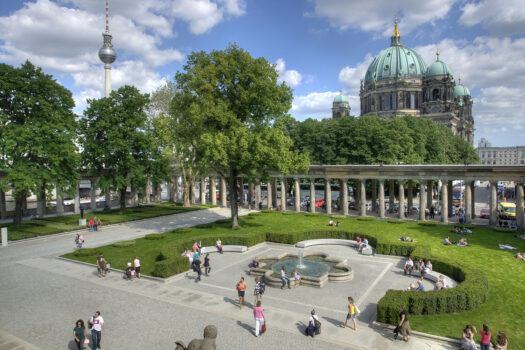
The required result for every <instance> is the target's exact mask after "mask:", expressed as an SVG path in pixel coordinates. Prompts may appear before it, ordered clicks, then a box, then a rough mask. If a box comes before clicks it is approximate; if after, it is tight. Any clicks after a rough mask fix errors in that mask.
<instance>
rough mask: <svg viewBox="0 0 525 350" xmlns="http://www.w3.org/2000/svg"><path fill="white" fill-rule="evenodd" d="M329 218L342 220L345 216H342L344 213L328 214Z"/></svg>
mask: <svg viewBox="0 0 525 350" xmlns="http://www.w3.org/2000/svg"><path fill="white" fill-rule="evenodd" d="M330 219H334V220H344V219H346V216H344V215H330Z"/></svg>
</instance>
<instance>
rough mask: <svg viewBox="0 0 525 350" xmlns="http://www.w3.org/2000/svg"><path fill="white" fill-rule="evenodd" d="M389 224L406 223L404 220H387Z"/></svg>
mask: <svg viewBox="0 0 525 350" xmlns="http://www.w3.org/2000/svg"><path fill="white" fill-rule="evenodd" d="M386 222H388V223H389V224H402V223H403V222H404V221H402V220H387V221H386Z"/></svg>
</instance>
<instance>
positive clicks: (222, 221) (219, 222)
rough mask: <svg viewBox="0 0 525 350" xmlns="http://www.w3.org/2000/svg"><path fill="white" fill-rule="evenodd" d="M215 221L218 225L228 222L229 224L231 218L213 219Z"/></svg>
mask: <svg viewBox="0 0 525 350" xmlns="http://www.w3.org/2000/svg"><path fill="white" fill-rule="evenodd" d="M215 223H216V224H219V225H221V224H229V225H231V223H232V219H221V220H217V221H215Z"/></svg>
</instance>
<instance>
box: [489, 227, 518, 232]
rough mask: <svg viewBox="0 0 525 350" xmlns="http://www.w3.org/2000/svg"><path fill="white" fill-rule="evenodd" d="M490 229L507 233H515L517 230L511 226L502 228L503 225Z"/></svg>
mask: <svg viewBox="0 0 525 350" xmlns="http://www.w3.org/2000/svg"><path fill="white" fill-rule="evenodd" d="M492 230H493V231H496V232H507V233H515V232H516V231H517V230H515V229H513V228H503V227H495V228H493V229H492Z"/></svg>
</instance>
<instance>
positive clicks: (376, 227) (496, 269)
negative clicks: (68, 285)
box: [65, 212, 525, 348]
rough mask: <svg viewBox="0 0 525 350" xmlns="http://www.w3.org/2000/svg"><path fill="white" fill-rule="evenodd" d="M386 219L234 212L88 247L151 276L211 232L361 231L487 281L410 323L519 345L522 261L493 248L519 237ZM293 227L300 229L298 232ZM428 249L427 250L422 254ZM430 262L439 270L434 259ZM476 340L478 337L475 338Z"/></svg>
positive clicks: (210, 240) (258, 235) (228, 238)
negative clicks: (450, 306)
mask: <svg viewBox="0 0 525 350" xmlns="http://www.w3.org/2000/svg"><path fill="white" fill-rule="evenodd" d="M389 221H390V220H389ZM391 221H396V224H395V225H392V224H390V223H389V222H388V221H384V220H372V221H369V220H367V221H361V220H358V218H347V219H345V220H343V221H341V226H340V227H338V228H337V230H332V231H327V227H326V217H325V216H321V215H308V214H303V215H283V214H282V213H279V212H272V213H271V214H261V215H258V216H252V217H249V218H248V217H241V218H239V224H240V225H241V228H240V229H238V230H236V231H234V230H232V229H231V228H230V227H228V226H224V224H221V223H216V224H211V225H210V226H206V227H194V228H192V229H191V230H189V231H185V232H179V233H178V234H168V235H167V237H166V238H165V239H162V240H147V239H144V238H141V239H137V240H136V245H135V246H133V247H128V248H115V247H112V246H111V245H109V246H104V247H99V248H94V249H95V253H98V252H103V253H104V256H105V258H106V259H107V260H108V261H109V262H110V263H111V264H112V266H113V267H115V268H120V269H124V268H125V266H126V263H127V262H128V261H132V260H133V257H134V256H135V255H138V256H139V258H140V260H141V265H142V267H141V270H142V271H141V272H142V273H144V274H146V275H153V273H154V269H155V264H156V262H158V261H157V258H158V257H159V254H160V253H161V252H162V259H161V260H160V261H166V260H169V259H171V258H174V257H175V256H176V255H178V254H180V253H181V252H182V249H183V248H184V247H188V248H191V244H193V242H195V241H197V240H199V239H201V240H202V243H203V245H205V246H208V245H214V244H215V240H216V239H217V236H219V237H220V238H221V240H222V241H223V244H242V245H248V246H251V245H254V244H256V243H258V242H259V241H263V240H267V241H283V240H285V239H286V240H289V241H290V242H293V241H294V240H295V239H299V238H303V237H309V235H310V236H311V237H318V236H319V235H320V234H322V235H324V236H325V237H330V236H332V237H334V238H335V237H339V236H338V235H340V234H344V233H345V232H346V233H347V234H348V235H349V237H348V238H347V239H351V238H350V233H351V234H352V235H355V234H359V235H361V237H363V236H366V237H367V238H369V241H370V242H371V243H372V245H375V246H376V249H378V251H381V252H387V251H389V252H390V253H391V254H398V255H408V254H413V251H414V247H419V248H421V249H423V250H428V251H429V252H430V251H431V255H432V257H435V258H436V259H437V260H439V261H442V262H455V263H456V262H457V264H459V265H461V266H466V267H468V268H469V269H478V270H481V271H482V272H483V274H484V275H485V277H486V279H487V282H488V290H489V293H488V297H487V301H486V303H485V304H483V305H481V306H480V307H478V308H475V309H473V310H469V311H465V312H461V313H457V314H435V315H418V316H416V315H410V318H409V319H410V325H411V327H412V329H414V330H417V331H421V332H426V333H431V334H435V335H440V336H445V337H451V338H459V337H460V336H461V330H462V329H463V328H464V327H465V325H466V324H474V325H475V326H476V327H477V328H478V329H480V328H481V326H482V324H483V323H487V324H488V325H489V327H490V328H491V330H492V331H493V333H495V332H497V331H498V330H503V331H505V332H506V334H507V335H508V336H509V342H510V344H511V348H519V347H520V345H519V344H523V343H525V329H523V327H521V326H520V324H521V321H520V319H521V315H523V314H525V304H524V303H522V302H521V298H520V297H519V296H522V295H525V283H523V282H522V280H523V276H525V263H524V262H523V261H521V260H518V259H516V258H515V257H514V255H515V252H513V251H509V250H500V249H499V247H498V244H509V245H511V246H514V247H516V248H517V249H518V251H525V240H522V239H519V238H516V237H514V235H509V234H508V233H506V232H497V231H494V230H493V229H492V228H489V227H476V226H475V227H474V230H473V234H470V235H468V242H469V246H468V247H458V246H455V245H453V246H444V245H443V238H444V237H446V236H451V237H450V239H451V240H455V241H457V240H459V238H460V237H462V236H460V235H455V234H453V233H450V226H449V225H436V226H421V225H418V223H417V222H402V221H401V222H399V223H398V222H397V220H391ZM179 230H181V229H179ZM182 230H185V229H182ZM291 230H293V231H291ZM177 231H178V230H175V231H174V232H177ZM293 232H301V236H300V237H299V235H296V234H295V233H293ZM514 232H516V231H514ZM314 234H315V235H314ZM407 235H408V236H410V237H412V238H414V239H415V240H416V241H417V243H415V244H414V243H411V244H408V243H407V244H404V242H400V241H398V240H397V239H398V238H399V237H401V236H407ZM373 239H374V240H373ZM180 248H182V249H180ZM76 252H79V251H76ZM76 252H75V253H76ZM427 254H429V253H424V255H427ZM65 257H68V258H71V259H76V260H80V261H85V262H89V263H92V264H95V262H96V255H90V256H83V257H78V256H75V255H74V253H70V254H66V255H65ZM433 261H434V260H433ZM177 264H178V263H176V262H173V263H169V264H168V263H166V264H164V265H165V266H162V268H160V267H159V269H158V271H157V273H158V274H169V273H170V271H173V270H176V269H177V268H178V265H177ZM186 266H187V265H186ZM434 266H435V268H436V270H437V271H439V269H438V267H437V263H436V264H435V265H434ZM186 268H187V267H186ZM466 302H468V301H466ZM476 341H477V342H479V337H477V338H476Z"/></svg>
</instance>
